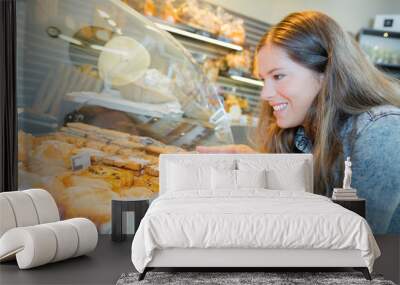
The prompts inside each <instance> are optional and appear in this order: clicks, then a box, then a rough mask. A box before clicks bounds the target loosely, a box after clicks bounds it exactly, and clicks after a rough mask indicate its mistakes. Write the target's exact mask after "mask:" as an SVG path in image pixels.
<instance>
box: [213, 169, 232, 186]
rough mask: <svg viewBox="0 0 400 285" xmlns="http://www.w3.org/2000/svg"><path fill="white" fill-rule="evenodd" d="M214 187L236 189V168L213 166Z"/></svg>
mask: <svg viewBox="0 0 400 285" xmlns="http://www.w3.org/2000/svg"><path fill="white" fill-rule="evenodd" d="M211 181H212V182H211V183H212V186H211V187H212V189H213V190H218V189H223V190H229V191H232V190H236V170H233V169H219V168H214V167H213V168H212V170H211Z"/></svg>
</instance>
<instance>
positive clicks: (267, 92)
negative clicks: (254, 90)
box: [260, 82, 276, 100]
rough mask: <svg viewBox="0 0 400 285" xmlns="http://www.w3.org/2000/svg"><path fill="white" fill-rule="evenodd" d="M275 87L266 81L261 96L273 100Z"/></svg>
mask: <svg viewBox="0 0 400 285" xmlns="http://www.w3.org/2000/svg"><path fill="white" fill-rule="evenodd" d="M275 94H276V92H275V88H274V87H273V86H272V84H269V83H267V82H264V87H263V88H262V89H261V94H260V97H261V99H263V100H271V99H272V98H273V97H274V96H275Z"/></svg>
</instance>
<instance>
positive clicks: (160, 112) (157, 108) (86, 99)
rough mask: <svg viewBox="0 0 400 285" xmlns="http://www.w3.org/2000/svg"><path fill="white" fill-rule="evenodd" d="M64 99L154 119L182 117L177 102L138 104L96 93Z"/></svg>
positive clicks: (70, 96)
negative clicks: (172, 116)
mask: <svg viewBox="0 0 400 285" xmlns="http://www.w3.org/2000/svg"><path fill="white" fill-rule="evenodd" d="M65 99H66V100H69V101H72V102H75V103H80V104H88V105H95V106H100V107H105V108H109V109H113V110H117V111H123V112H127V113H134V114H139V115H144V116H151V117H156V118H162V117H165V116H171V115H174V116H182V115H183V111H182V109H181V105H180V104H179V103H178V102H177V101H176V102H168V103H162V104H150V103H139V102H133V101H129V100H126V99H124V98H122V97H121V96H118V94H108V93H96V92H71V93H68V94H67V95H66V96H65Z"/></svg>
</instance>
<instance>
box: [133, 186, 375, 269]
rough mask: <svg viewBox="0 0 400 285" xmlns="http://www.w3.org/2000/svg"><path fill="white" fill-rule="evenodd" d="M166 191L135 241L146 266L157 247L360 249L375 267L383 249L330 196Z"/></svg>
mask: <svg viewBox="0 0 400 285" xmlns="http://www.w3.org/2000/svg"><path fill="white" fill-rule="evenodd" d="M217 194H218V196H216V193H209V194H207V193H204V192H202V193H201V195H199V193H198V192H197V191H184V192H172V193H166V194H164V195H162V196H160V197H159V198H157V199H156V200H154V201H153V203H152V204H151V206H150V208H149V210H148V211H147V213H146V215H145V217H144V218H143V220H142V221H141V223H140V226H139V228H138V231H137V233H136V235H135V237H134V240H133V243H132V262H133V264H134V266H135V267H136V269H137V270H138V271H139V272H143V270H144V268H145V267H146V265H147V264H148V263H149V262H150V261H151V260H152V257H153V252H154V250H155V249H164V248H274V249H279V248H301V249H358V250H360V251H361V256H362V258H363V259H364V260H365V264H366V266H367V267H368V269H369V270H370V271H371V272H372V267H373V263H374V260H375V259H376V258H377V257H379V255H380V251H379V248H378V246H377V244H376V241H375V239H374V237H373V235H372V232H371V230H370V228H369V226H368V224H367V222H366V221H365V219H363V218H362V217H360V216H359V215H357V214H355V213H353V212H351V211H349V210H347V209H344V208H342V207H341V206H339V205H337V204H335V203H333V202H332V201H330V200H329V199H328V198H326V197H323V196H320V195H315V194H311V193H306V192H299V191H277V190H265V189H264V190H257V189H249V190H248V191H244V190H241V191H234V192H225V193H224V192H221V193H217Z"/></svg>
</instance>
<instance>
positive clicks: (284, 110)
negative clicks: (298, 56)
mask: <svg viewBox="0 0 400 285" xmlns="http://www.w3.org/2000/svg"><path fill="white" fill-rule="evenodd" d="M257 57H258V58H257V62H258V73H259V76H260V79H261V80H263V81H264V87H263V89H262V91H261V99H262V100H265V101H267V102H268V104H269V105H270V106H271V107H272V108H273V109H274V112H273V115H274V116H275V118H276V122H277V125H278V126H279V127H280V128H292V127H297V126H300V125H302V124H303V122H304V119H305V117H306V115H307V112H308V110H309V108H310V107H311V104H312V102H313V101H314V99H315V97H316V96H317V94H318V93H319V91H320V90H321V83H322V78H323V76H322V74H318V73H317V72H315V71H312V70H310V69H308V68H306V67H304V66H302V65H300V64H299V63H297V62H295V61H293V60H292V59H291V58H290V57H289V55H288V54H287V53H286V52H285V50H284V49H283V48H280V47H278V46H276V45H273V44H271V43H267V44H265V45H264V46H263V47H262V48H261V49H260V51H259V52H258V55H257Z"/></svg>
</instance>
